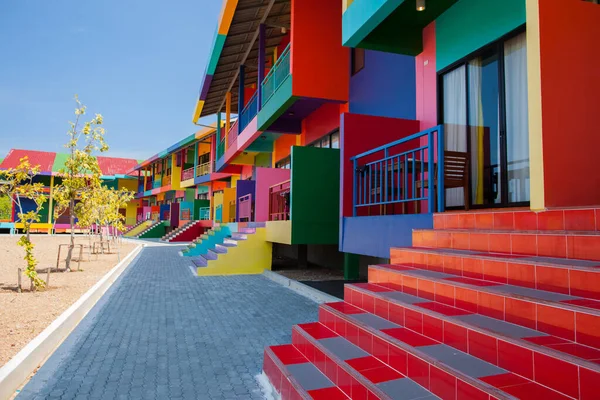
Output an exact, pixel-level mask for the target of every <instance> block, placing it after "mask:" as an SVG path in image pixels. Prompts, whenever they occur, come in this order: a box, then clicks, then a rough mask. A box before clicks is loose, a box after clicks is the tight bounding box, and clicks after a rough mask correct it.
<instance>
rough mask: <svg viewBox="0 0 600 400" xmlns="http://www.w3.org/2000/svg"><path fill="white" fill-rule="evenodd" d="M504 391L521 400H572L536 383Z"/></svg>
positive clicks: (516, 386) (508, 388)
mask: <svg viewBox="0 0 600 400" xmlns="http://www.w3.org/2000/svg"><path fill="white" fill-rule="evenodd" d="M502 390H503V391H504V392H506V393H508V394H510V395H513V396H514V397H516V398H519V399H544V400H570V397H567V396H563V395H562V394H560V393H558V392H555V391H553V390H550V389H548V388H545V387H544V386H541V385H537V384H535V383H526V384H523V385H515V386H509V387H505V388H503V389H502Z"/></svg>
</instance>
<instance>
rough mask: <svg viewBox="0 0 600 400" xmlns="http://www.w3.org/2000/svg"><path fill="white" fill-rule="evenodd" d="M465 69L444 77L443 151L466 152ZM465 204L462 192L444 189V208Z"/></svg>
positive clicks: (458, 69) (458, 189) (449, 73)
mask: <svg viewBox="0 0 600 400" xmlns="http://www.w3.org/2000/svg"><path fill="white" fill-rule="evenodd" d="M466 79H467V77H466V68H465V67H464V66H462V67H459V68H456V69H455V70H453V71H451V72H448V73H447V74H445V75H444V131H445V133H446V134H445V138H446V140H445V150H451V151H463V152H466V151H467V93H466V91H467V85H466V83H467V82H466ZM464 204H465V198H464V193H463V190H462V189H460V188H454V189H446V206H447V207H453V206H462V205H464Z"/></svg>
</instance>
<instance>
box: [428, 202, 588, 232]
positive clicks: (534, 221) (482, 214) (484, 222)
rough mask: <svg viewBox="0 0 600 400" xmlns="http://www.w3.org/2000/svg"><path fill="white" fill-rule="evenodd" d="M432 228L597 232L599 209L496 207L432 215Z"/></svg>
mask: <svg viewBox="0 0 600 400" xmlns="http://www.w3.org/2000/svg"><path fill="white" fill-rule="evenodd" d="M433 227H434V229H484V230H524V231H537V230H539V231H563V230H567V231H598V230H600V208H597V207H590V208H574V209H564V210H549V211H543V212H534V211H531V210H529V209H524V210H511V211H507V210H498V211H487V212H486V211H473V212H457V213H455V212H449V213H442V214H434V216H433Z"/></svg>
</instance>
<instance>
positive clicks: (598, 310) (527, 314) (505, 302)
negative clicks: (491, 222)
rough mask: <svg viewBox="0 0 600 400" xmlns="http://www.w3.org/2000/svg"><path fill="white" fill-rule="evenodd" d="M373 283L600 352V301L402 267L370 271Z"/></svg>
mask: <svg viewBox="0 0 600 400" xmlns="http://www.w3.org/2000/svg"><path fill="white" fill-rule="evenodd" d="M369 282H372V283H393V284H396V285H398V286H397V287H398V288H401V290H402V292H403V293H406V294H410V295H415V296H418V297H423V298H427V299H430V300H431V301H436V302H438V303H443V304H446V305H449V306H452V307H458V308H461V309H464V310H468V311H471V312H473V313H479V314H482V315H485V316H488V317H491V318H496V319H500V320H503V321H507V322H511V323H514V324H518V325H521V326H524V327H527V328H531V329H537V330H539V331H541V332H544V333H547V334H549V335H553V336H558V337H561V338H563V339H567V340H570V341H573V342H576V343H579V344H583V345H587V346H591V347H594V348H600V307H599V305H600V302H598V301H595V300H590V299H585V298H580V297H576V296H569V295H563V294H560V293H554V292H548V291H543V290H536V289H531V288H525V287H520V286H514V285H506V284H501V283H497V282H490V281H484V280H478V279H472V278H465V277H457V276H455V275H451V274H445V273H443V272H437V271H428V270H421V269H415V268H412V267H408V266H400V265H377V266H370V267H369Z"/></svg>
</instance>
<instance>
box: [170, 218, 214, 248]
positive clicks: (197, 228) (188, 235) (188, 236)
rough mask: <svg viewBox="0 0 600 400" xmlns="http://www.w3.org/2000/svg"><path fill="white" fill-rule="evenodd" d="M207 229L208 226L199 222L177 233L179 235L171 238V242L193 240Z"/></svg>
mask: <svg viewBox="0 0 600 400" xmlns="http://www.w3.org/2000/svg"><path fill="white" fill-rule="evenodd" d="M205 231H206V228H205V227H203V226H201V225H200V224H199V223H197V224H194V225H193V226H191V227H188V228H187V229H186V230H182V231H181V232H179V233H177V235H175V236H173V237H172V238H170V239H169V242H175V243H177V242H191V241H193V240H195V239H197V238H198V237H200V236H201V235H202V234H203V233H204V232H205Z"/></svg>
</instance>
